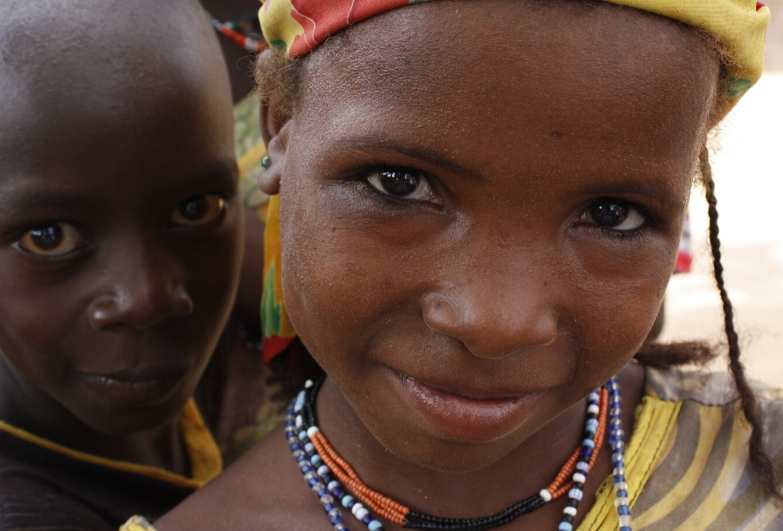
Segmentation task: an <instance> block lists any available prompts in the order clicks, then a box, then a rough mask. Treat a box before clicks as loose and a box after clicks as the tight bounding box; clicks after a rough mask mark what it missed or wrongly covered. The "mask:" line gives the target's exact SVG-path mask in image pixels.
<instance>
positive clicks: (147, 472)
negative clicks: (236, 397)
mask: <svg viewBox="0 0 783 531" xmlns="http://www.w3.org/2000/svg"><path fill="white" fill-rule="evenodd" d="M180 429H181V430H182V435H183V437H184V439H185V447H186V450H187V452H188V457H189V459H190V470H191V477H186V476H183V475H181V474H175V473H174V472H170V471H168V470H164V469H162V468H158V467H154V466H148V465H139V464H136V463H128V462H125V461H115V460H113V459H107V458H105V457H101V456H99V455H93V454H88V453H86V452H80V451H79V450H74V449H72V448H68V447H67V446H63V445H61V444H58V443H56V442H53V441H50V440H48V439H45V438H43V437H39V436H37V435H35V434H32V433H30V432H28V431H26V430H23V429H20V428H17V427H15V426H12V425H11V424H8V423H7V422H4V421H0V430H2V431H4V432H6V433H8V434H9V435H12V436H14V437H16V438H17V439H21V440H23V441H25V442H28V443H30V444H34V445H36V446H39V447H41V448H44V449H46V450H49V451H50V452H55V453H57V454H60V455H63V456H65V457H68V458H69V459H73V460H75V461H82V462H84V463H90V464H92V465H97V466H101V467H104V468H108V469H111V470H117V471H120V472H126V473H128V474H135V475H139V476H145V477H148V478H152V479H157V480H159V481H163V482H166V483H170V484H172V485H176V486H179V487H186V488H192V489H197V488H199V487H202V486H204V485H205V484H206V483H207V482H208V481H209V480H211V479H212V478H214V477H215V476H217V475H218V474H220V472H221V471H222V470H223V458H222V457H221V455H220V449H219V448H218V445H217V443H216V442H215V439H214V438H213V437H212V434H211V433H210V431H209V428H207V426H206V424H205V423H204V419H203V418H202V417H201V413H200V412H199V410H198V407H197V406H196V403H195V402H194V401H193V400H190V401H188V403H187V404H186V406H185V410H184V411H183V412H182V417H181V419H180Z"/></svg>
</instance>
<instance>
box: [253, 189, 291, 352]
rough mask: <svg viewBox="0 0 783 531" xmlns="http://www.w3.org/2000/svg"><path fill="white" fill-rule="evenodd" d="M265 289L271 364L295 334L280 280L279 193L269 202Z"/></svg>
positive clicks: (265, 326)
mask: <svg viewBox="0 0 783 531" xmlns="http://www.w3.org/2000/svg"><path fill="white" fill-rule="evenodd" d="M263 285H264V291H263V295H262V298H261V324H262V326H263V333H264V345H263V356H264V361H265V362H267V363H269V362H270V361H271V360H272V359H273V358H274V357H275V356H277V355H278V354H280V353H281V352H282V351H283V350H285V348H286V347H287V346H288V345H289V343H290V342H291V341H292V340H293V339H294V337H296V332H294V327H293V325H292V324H291V321H289V320H288V313H287V312H286V309H285V304H284V303H283V288H282V281H281V279H280V196H277V195H275V196H272V197H271V198H270V200H269V204H268V205H267V212H266V224H265V225H264V284H263Z"/></svg>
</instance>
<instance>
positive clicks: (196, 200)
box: [171, 194, 226, 227]
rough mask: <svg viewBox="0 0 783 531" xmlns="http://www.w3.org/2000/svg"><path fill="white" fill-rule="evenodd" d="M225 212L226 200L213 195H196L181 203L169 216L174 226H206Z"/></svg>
mask: <svg viewBox="0 0 783 531" xmlns="http://www.w3.org/2000/svg"><path fill="white" fill-rule="evenodd" d="M225 211H226V200H225V199H224V198H223V197H221V196H219V195H215V194H207V195H196V196H193V197H191V198H190V199H188V200H186V201H183V202H182V203H180V204H179V205H178V206H177V209H176V210H175V211H174V213H173V214H172V215H171V221H173V222H174V224H176V225H186V226H190V227H192V226H196V225H206V224H208V223H212V222H214V221H215V220H217V219H219V218H220V217H221V216H223V214H224V213H225Z"/></svg>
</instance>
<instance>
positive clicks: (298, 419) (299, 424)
mask: <svg viewBox="0 0 783 531" xmlns="http://www.w3.org/2000/svg"><path fill="white" fill-rule="evenodd" d="M294 424H295V425H296V427H297V428H301V427H302V424H304V420H303V419H302V415H297V416H296V421H295V422H294Z"/></svg>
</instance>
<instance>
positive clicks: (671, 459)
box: [577, 369, 783, 531]
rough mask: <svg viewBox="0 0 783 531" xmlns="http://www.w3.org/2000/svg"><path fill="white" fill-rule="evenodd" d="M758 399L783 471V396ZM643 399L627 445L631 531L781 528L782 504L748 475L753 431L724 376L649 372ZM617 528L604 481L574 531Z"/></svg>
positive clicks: (770, 393) (765, 393)
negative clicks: (593, 501) (750, 438)
mask: <svg viewBox="0 0 783 531" xmlns="http://www.w3.org/2000/svg"><path fill="white" fill-rule="evenodd" d="M756 393H757V397H758V398H759V403H760V406H761V408H762V413H763V418H764V423H765V425H766V428H767V434H768V436H769V440H770V445H769V448H768V451H769V453H770V455H771V456H772V457H773V460H774V461H775V462H776V463H777V465H778V468H780V465H781V462H783V393H781V392H780V391H779V390H769V389H758V390H756ZM645 395H646V396H645V398H644V401H643V403H642V404H641V406H640V407H639V409H638V410H637V417H636V424H635V426H634V430H633V433H632V435H631V440H630V441H629V442H628V445H627V447H626V480H627V482H628V487H629V494H630V495H631V512H632V514H633V529H634V531H675V530H676V531H708V530H723V529H725V530H727V531H728V530H731V531H764V530H766V531H774V530H779V529H783V506H780V505H776V502H775V500H774V499H773V498H772V497H771V496H770V495H769V494H768V493H766V492H765V491H764V489H763V488H762V486H761V485H760V484H759V482H758V481H757V479H755V477H754V475H753V472H752V470H751V466H750V461H749V458H748V440H749V437H750V427H749V425H748V423H747V421H746V420H745V417H744V416H743V415H742V412H741V408H740V404H739V401H738V400H737V397H736V392H735V391H734V386H733V384H732V382H731V379H730V378H729V377H728V375H727V374H722V373H715V374H710V373H707V374H705V373H701V372H693V371H681V370H674V369H670V370H655V369H648V370H647V372H646V393H645ZM617 527H618V520H617V514H616V511H615V508H614V492H613V491H612V488H611V483H610V479H608V480H607V482H606V483H605V484H604V485H603V486H602V487H601V488H600V489H599V491H598V494H597V495H596V501H595V503H594V504H593V507H592V508H591V509H590V511H589V512H588V514H587V515H586V517H585V519H584V520H583V521H582V523H581V524H580V526H579V527H578V528H577V531H615V530H616V529H617Z"/></svg>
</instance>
